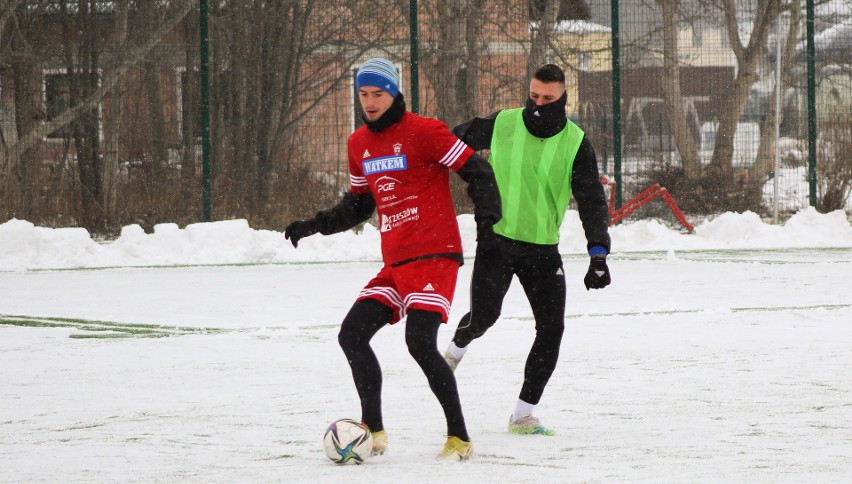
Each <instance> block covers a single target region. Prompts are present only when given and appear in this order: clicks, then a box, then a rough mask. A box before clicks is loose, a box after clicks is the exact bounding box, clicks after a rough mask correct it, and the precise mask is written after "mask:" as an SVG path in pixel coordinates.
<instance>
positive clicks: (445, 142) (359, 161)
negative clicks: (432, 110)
mask: <svg viewBox="0 0 852 484" xmlns="http://www.w3.org/2000/svg"><path fill="white" fill-rule="evenodd" d="M348 147H349V150H348V151H349V181H350V191H351V192H352V193H355V194H363V193H367V192H371V193H372V195H373V198H374V199H375V201H376V207H377V209H378V214H379V231H380V232H381V234H382V257H383V259H384V262H385V264H387V265H391V264H394V263H397V262H401V261H405V260H408V259H412V258H415V257H420V256H424V255H430V254H461V253H462V252H463V251H462V245H461V236H460V235H459V227H458V222H457V221H456V212H455V206H454V205H453V198H452V195H451V194H450V181H449V170H453V171H458V170H459V169H460V168H461V167H462V166H464V164H465V163H466V162H467V159H468V158H470V156H471V154H473V150H471V149H470V148H469V147H468V146H467V145H466V144H464V143H463V142H462V141H461V140H459V139H458V138H456V137H455V135H453V134H452V133H451V132H450V130H449V129H448V128H447V125H446V124H444V123H442V122H440V121H438V120H435V119H432V118H424V117H422V116H418V115H416V114H413V113H410V112H408V111H406V112H405V114H403V116H402V119H400V120H399V121H398V122H396V123H394V124H392V125H390V126H388V127H387V128H385V129H383V130H382V131H380V132H378V133H374V132H372V131H370V130H369V129H368V128H367V126H361V127H360V128H358V129H357V130H355V132H354V133H352V135H351V136H349V144H348Z"/></svg>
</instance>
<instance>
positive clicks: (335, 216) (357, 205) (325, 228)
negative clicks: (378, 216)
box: [314, 192, 376, 235]
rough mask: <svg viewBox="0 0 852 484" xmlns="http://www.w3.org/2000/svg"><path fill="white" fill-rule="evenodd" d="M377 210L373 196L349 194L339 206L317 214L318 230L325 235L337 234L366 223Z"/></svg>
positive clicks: (368, 194)
mask: <svg viewBox="0 0 852 484" xmlns="http://www.w3.org/2000/svg"><path fill="white" fill-rule="evenodd" d="M375 209H376V201H375V199H373V194H371V193H364V194H361V195H356V194H354V193H352V192H347V193H346V195H344V196H343V200H341V201H340V202H338V204H337V205H335V206H333V207H331V208H329V209H326V210H322V211H320V212H317V215H316V217H314V220H315V221H316V227H317V230H319V232H320V233H321V234H323V235H329V234H336V233H338V232H343V231H344V230H349V229H351V228H352V227H355V226H356V225H358V224H360V223H362V222H366V221H367V219H369V218H370V217H371V216H372V215H373V211H374V210H375Z"/></svg>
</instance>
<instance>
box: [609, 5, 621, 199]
mask: <svg viewBox="0 0 852 484" xmlns="http://www.w3.org/2000/svg"><path fill="white" fill-rule="evenodd" d="M611 17H612V20H611V22H610V23H611V24H612V160H613V165H614V166H613V169H614V170H615V182H616V185H615V208H616V210H617V209H619V208H621V196H622V191H621V187H622V185H624V184H623V183H622V177H621V40H620V36H619V21H618V0H612V13H611Z"/></svg>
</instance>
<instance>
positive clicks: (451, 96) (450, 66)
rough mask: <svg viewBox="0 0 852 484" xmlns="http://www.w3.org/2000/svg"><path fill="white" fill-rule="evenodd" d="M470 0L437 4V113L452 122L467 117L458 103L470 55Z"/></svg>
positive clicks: (433, 75)
mask: <svg viewBox="0 0 852 484" xmlns="http://www.w3.org/2000/svg"><path fill="white" fill-rule="evenodd" d="M467 4H468V2H467V0H449V1H445V2H441V3H440V4H439V5H438V8H437V13H438V19H439V20H438V34H439V37H438V45H437V50H436V52H435V60H434V66H435V69H433V70H432V73H433V74H432V76H431V77H432V79H430V80H431V82H432V84H433V85H435V86H441V88H440V89H436V90H435V103H436V112H435V116H436V117H437V118H438V119H440V120H442V121H444V122H445V123H447V125H449V126H451V127H452V126H455V125H456V124H458V123H460V122H462V121H464V117H463V116H464V115H463V109H464V108H463V106H462V105H460V103H459V98H460V97H461V96H460V92H459V91H460V88H461V89H463V86H462V85H460V84H459V82H458V81H459V75H460V73H462V70H463V68H466V67H467V65H466V62H465V59H466V58H467V49H466V47H467V41H466V39H467V33H466V30H467V23H466V20H465V15H466V14H467V11H468V5H467Z"/></svg>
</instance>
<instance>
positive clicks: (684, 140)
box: [655, 0, 702, 180]
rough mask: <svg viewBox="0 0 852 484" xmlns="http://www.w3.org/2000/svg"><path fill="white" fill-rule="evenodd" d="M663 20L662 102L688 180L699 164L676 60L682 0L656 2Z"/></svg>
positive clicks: (698, 172)
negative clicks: (663, 73) (663, 72)
mask: <svg viewBox="0 0 852 484" xmlns="http://www.w3.org/2000/svg"><path fill="white" fill-rule="evenodd" d="M655 2H656V3H657V6H658V7H659V8H660V14H661V15H662V19H663V68H664V71H665V72H666V75H665V76H663V103H664V104H665V107H666V115H667V117H668V121H669V126H670V128H671V132H672V137H673V138H674V141H675V145H677V149H678V153H679V154H680V159H681V162H682V164H683V169H684V174H685V176H686V178H687V179H689V180H695V179H697V178H699V177H700V176H701V171H702V170H701V161H700V160H699V158H698V146H697V143H696V142H695V137H694V134H693V131H692V129H691V128H690V126H689V123H688V122H687V116H686V110H685V109H684V103H683V97H682V96H681V90H680V62H679V60H678V28H679V17H681V18H682V17H683V15H682V12H681V6H682V5H681V0H655Z"/></svg>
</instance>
